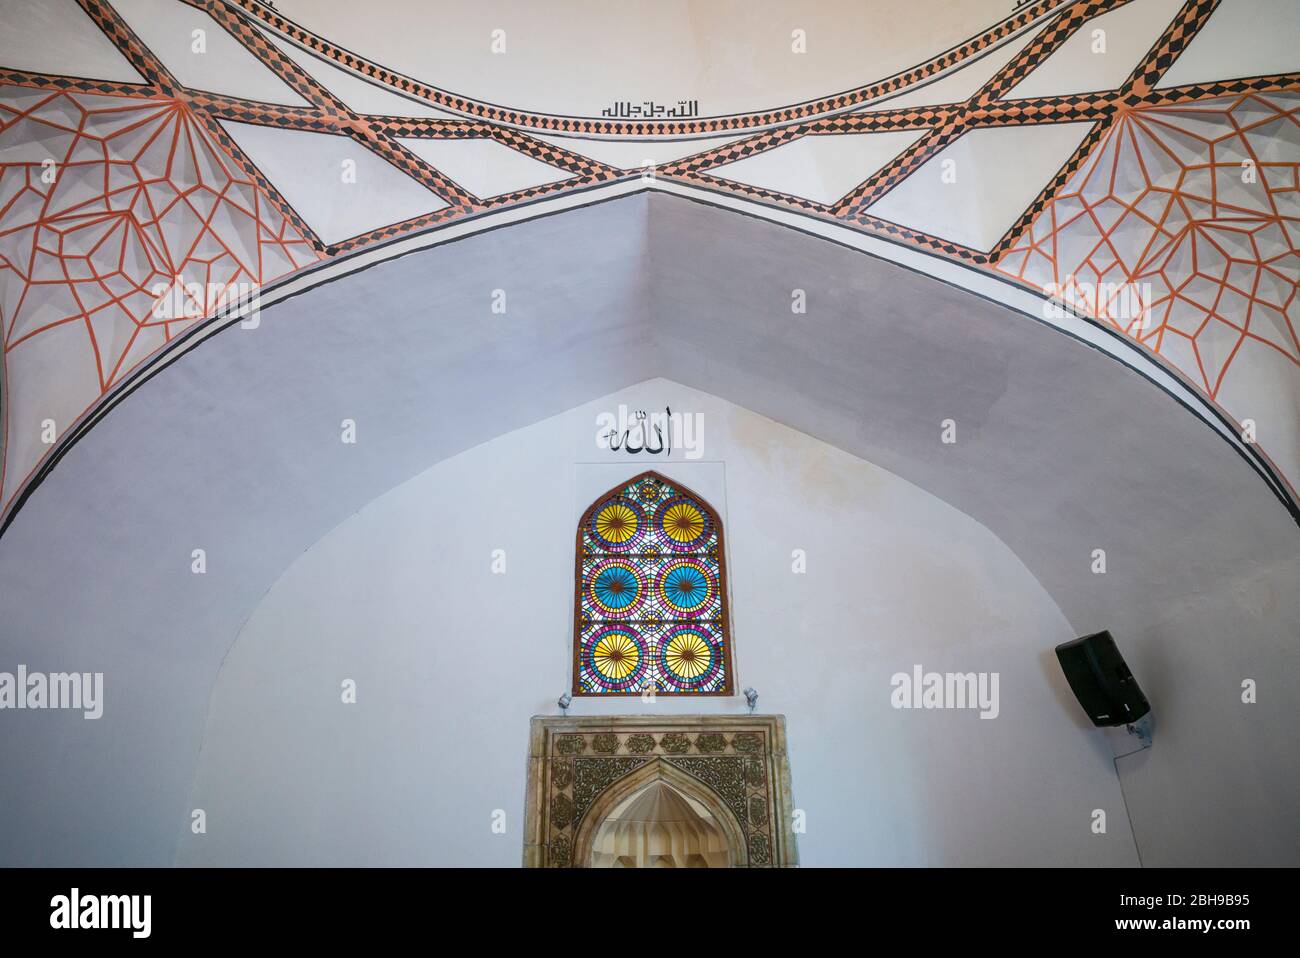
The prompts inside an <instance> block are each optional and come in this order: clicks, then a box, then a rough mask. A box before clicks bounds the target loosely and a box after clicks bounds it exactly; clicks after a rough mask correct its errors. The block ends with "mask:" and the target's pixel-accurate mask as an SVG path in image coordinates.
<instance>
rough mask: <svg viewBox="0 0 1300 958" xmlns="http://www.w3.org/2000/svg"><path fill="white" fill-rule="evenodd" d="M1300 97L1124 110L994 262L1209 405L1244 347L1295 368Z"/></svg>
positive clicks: (1299, 317)
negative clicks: (1112, 332)
mask: <svg viewBox="0 0 1300 958" xmlns="http://www.w3.org/2000/svg"><path fill="white" fill-rule="evenodd" d="M1298 113H1300V96H1297V95H1296V94H1289V93H1277V94H1251V95H1246V96H1240V97H1232V98H1224V99H1220V100H1215V101H1211V102H1208V103H1207V102H1199V103H1196V104H1194V105H1175V106H1161V107H1150V108H1144V109H1140V110H1133V111H1131V112H1128V113H1125V114H1124V115H1123V116H1121V117H1120V119H1119V120H1117V121H1116V123H1115V125H1114V126H1112V127H1111V129H1110V130H1109V132H1108V133H1107V134H1106V136H1105V138H1104V140H1103V142H1102V143H1101V145H1100V146H1099V147H1098V148H1097V149H1096V150H1095V151H1094V152H1093V154H1092V155H1091V157H1089V159H1088V160H1087V162H1086V163H1085V164H1084V166H1083V167H1082V168H1081V169H1080V170H1079V171H1078V172H1077V173H1076V174H1075V175H1074V176H1073V177H1072V178H1071V179H1070V180H1069V182H1068V183H1067V184H1066V185H1065V186H1064V188H1063V189H1061V190H1060V191H1059V192H1058V193H1057V195H1056V196H1055V197H1054V198H1053V199H1052V200H1051V201H1050V202H1049V203H1048V204H1047V205H1046V207H1045V208H1044V209H1043V211H1042V212H1041V213H1040V214H1039V215H1038V218H1037V219H1036V220H1035V221H1034V223H1033V225H1032V226H1031V228H1030V229H1029V230H1027V231H1026V232H1025V233H1024V235H1022V236H1021V237H1020V238H1019V239H1018V240H1016V241H1015V243H1014V244H1013V245H1012V246H1011V248H1010V249H1009V250H1008V251H1007V253H1006V255H1004V256H1003V257H1002V259H1001V260H1000V261H999V262H998V264H997V266H996V269H997V270H998V272H1001V273H1004V274H1006V275H1009V276H1013V277H1015V278H1016V279H1020V280H1023V281H1025V282H1028V283H1030V284H1032V285H1034V286H1036V287H1039V288H1041V289H1043V290H1044V291H1046V292H1049V293H1052V294H1055V295H1058V296H1059V297H1060V298H1061V299H1062V300H1064V301H1065V302H1066V303H1068V304H1070V305H1071V306H1072V307H1074V308H1075V309H1077V310H1079V311H1081V312H1083V313H1086V314H1087V315H1089V316H1093V317H1095V318H1097V319H1100V320H1102V321H1104V322H1106V323H1108V324H1109V325H1111V326H1112V327H1114V328H1115V329H1117V330H1119V331H1121V332H1123V333H1125V334H1127V335H1129V336H1132V337H1133V338H1135V339H1137V340H1138V341H1139V342H1141V343H1143V344H1144V345H1146V346H1147V347H1149V348H1150V349H1151V350H1152V351H1153V352H1155V353H1157V354H1159V355H1160V356H1162V357H1164V358H1165V359H1166V360H1168V361H1169V362H1170V363H1172V364H1173V365H1174V366H1176V367H1177V368H1178V369H1180V370H1181V371H1182V372H1183V373H1185V374H1186V375H1187V376H1188V377H1189V378H1190V379H1191V380H1192V381H1193V382H1194V383H1195V384H1196V385H1197V386H1198V387H1200V388H1201V389H1202V390H1203V391H1204V392H1205V393H1206V394H1207V395H1209V396H1210V397H1211V398H1214V397H1217V396H1218V394H1219V391H1220V390H1221V388H1222V386H1223V383H1224V381H1225V377H1226V376H1227V375H1228V373H1229V370H1230V368H1231V367H1232V366H1233V363H1234V361H1235V360H1236V359H1237V358H1238V356H1239V355H1240V351H1241V349H1242V346H1243V345H1244V344H1245V343H1246V342H1248V341H1252V340H1253V341H1256V342H1258V343H1261V344H1263V345H1265V346H1267V347H1269V348H1271V349H1273V350H1275V351H1276V352H1277V353H1279V354H1280V355H1282V356H1284V357H1286V359H1288V360H1290V362H1291V363H1292V364H1294V365H1296V366H1300V340H1298V339H1297V337H1296V329H1297V322H1298V321H1300V300H1297V298H1296V290H1297V285H1298V284H1300V149H1298V147H1300V117H1298V115H1297V114H1298Z"/></svg>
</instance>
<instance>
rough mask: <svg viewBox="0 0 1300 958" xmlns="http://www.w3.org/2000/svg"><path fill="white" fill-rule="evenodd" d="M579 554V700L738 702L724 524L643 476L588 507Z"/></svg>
mask: <svg viewBox="0 0 1300 958" xmlns="http://www.w3.org/2000/svg"><path fill="white" fill-rule="evenodd" d="M574 552H575V555H574V612H573V694H574V695H640V694H641V693H643V692H645V691H646V690H653V691H654V692H655V693H656V694H663V695H732V694H734V689H735V676H734V671H733V667H732V661H733V657H732V654H731V621H730V617H729V614H728V592H727V560H726V550H725V547H724V541H723V529H722V519H721V517H720V516H719V515H718V513H717V510H715V509H714V508H713V507H712V506H711V505H709V503H708V502H706V501H705V499H704V498H703V497H702V496H700V495H698V494H697V493H695V492H692V491H691V490H690V489H688V488H686V487H685V486H683V485H682V484H681V483H679V482H677V481H676V480H673V479H669V478H667V477H666V476H663V475H661V474H659V473H657V472H654V471H649V472H643V473H641V474H640V475H637V476H634V477H633V478H631V479H628V480H626V481H625V482H622V483H619V484H618V485H617V486H615V487H614V488H612V489H609V490H607V491H606V492H605V493H604V494H602V495H600V496H598V497H597V498H596V500H595V501H594V502H593V503H592V504H591V505H590V506H588V508H587V510H586V511H585V512H584V513H583V514H582V518H581V519H580V520H579V521H578V531H577V541H576V545H575V550H574Z"/></svg>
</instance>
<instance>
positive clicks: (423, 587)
mask: <svg viewBox="0 0 1300 958" xmlns="http://www.w3.org/2000/svg"><path fill="white" fill-rule="evenodd" d="M619 403H626V404H628V405H629V406H630V407H631V408H634V409H636V408H642V409H650V410H656V409H662V408H663V407H664V406H665V405H667V406H671V407H672V409H673V411H674V412H699V413H702V414H703V417H704V440H705V444H704V449H703V457H702V458H701V460H700V461H697V462H688V461H685V460H684V459H682V458H681V455H680V452H679V453H677V454H675V455H674V457H673V460H672V461H671V462H670V463H667V464H662V463H661V464H660V468H661V469H662V471H664V472H665V473H666V474H668V475H669V476H670V477H674V478H677V479H678V480H679V481H682V482H684V483H686V484H687V485H690V486H691V487H693V488H695V489H696V490H697V491H698V492H700V493H701V494H703V495H706V496H707V497H709V498H710V499H711V501H712V502H713V504H714V505H715V506H716V507H717V508H718V509H719V510H720V511H721V512H722V514H723V516H724V519H725V521H726V522H727V533H728V538H729V564H730V574H731V590H732V601H733V631H734V635H735V641H736V646H735V649H736V662H737V673H738V679H739V684H740V685H741V686H745V685H752V686H755V687H756V688H757V689H758V690H759V693H760V696H761V699H760V707H761V709H762V710H763V711H772V712H781V713H784V714H785V715H786V716H787V720H788V725H789V733H790V743H791V760H792V765H793V771H794V789H795V804H796V806H797V807H799V808H802V809H804V810H805V811H806V813H807V819H808V830H807V833H806V834H805V835H802V836H801V837H800V853H801V856H802V860H803V863H804V864H806V865H939V864H945V865H949V864H951V865H974V864H985V865H987V864H994V865H997V864H1005V865H1012V864H1044V865H1052V864H1062V865H1065V864H1090V865H1102V864H1105V865H1127V864H1134V863H1135V862H1136V858H1135V855H1134V851H1133V848H1134V846H1133V840H1132V836H1131V834H1130V832H1129V830H1128V824H1127V819H1126V816H1125V813H1124V809H1123V805H1122V800H1121V796H1120V792H1119V787H1118V783H1117V780H1116V776H1115V772H1114V769H1113V766H1112V763H1111V759H1110V752H1109V749H1108V747H1107V745H1106V743H1105V742H1104V740H1103V739H1102V737H1101V735H1100V733H1098V732H1096V731H1094V730H1091V729H1090V728H1088V727H1086V723H1085V720H1084V718H1083V716H1082V713H1081V712H1079V711H1078V709H1077V706H1074V704H1073V702H1072V700H1070V698H1069V693H1068V691H1067V690H1066V689H1065V685H1064V681H1063V679H1062V678H1061V676H1060V673H1059V669H1057V667H1056V664H1055V661H1054V658H1053V657H1052V654H1051V648H1052V646H1053V645H1055V644H1056V643H1058V642H1060V641H1063V640H1064V639H1066V638H1069V637H1071V636H1072V634H1073V633H1072V632H1071V630H1070V627H1069V626H1068V624H1067V623H1066V621H1065V619H1064V618H1063V616H1062V615H1061V613H1060V611H1059V610H1058V609H1057V607H1056V605H1055V604H1054V603H1053V602H1052V600H1051V599H1050V598H1049V597H1048V595H1047V594H1046V593H1045V592H1044V591H1043V589H1042V588H1041V587H1040V586H1039V584H1038V582H1037V581H1036V580H1035V579H1034V578H1033V576H1032V575H1031V574H1030V573H1029V572H1028V571H1027V570H1026V569H1025V567H1024V566H1023V565H1022V564H1021V562H1020V561H1019V560H1018V559H1017V558H1016V557H1015V556H1014V555H1013V554H1012V553H1011V552H1010V550H1009V549H1008V548H1007V547H1006V546H1005V545H1003V544H1002V543H1001V542H1000V541H999V540H998V539H997V538H995V537H994V536H993V535H992V534H991V533H990V532H989V531H988V530H987V529H985V528H984V527H983V526H981V525H979V524H977V523H976V522H974V521H973V520H971V519H970V518H968V517H967V516H965V515H964V514H962V513H960V512H958V511H956V510H954V509H953V508H951V507H950V506H948V505H946V504H945V503H943V502H942V501H940V500H938V499H935V498H934V497H932V496H930V495H928V494H927V493H924V492H922V491H921V490H919V489H918V488H916V487H915V486H912V485H911V484H909V483H907V482H905V481H903V480H901V479H899V478H897V477H896V476H894V475H892V474H890V473H887V472H885V471H883V470H881V469H879V468H877V467H875V466H873V465H871V464H870V463H867V462H864V461H862V460H860V459H857V458H854V457H853V456H850V455H848V454H847V453H844V452H842V451H839V450H837V449H835V448H833V447H831V446H828V445H826V444H824V443H821V442H819V441H817V440H815V439H812V438H810V437H808V436H806V435H804V434H802V433H798V432H795V431H793V430H791V429H788V428H786V427H784V426H781V425H778V424H776V423H774V422H772V421H770V420H767V419H764V418H762V417H760V416H757V415H755V414H753V413H750V412H748V411H746V410H744V409H741V408H740V407H737V406H734V405H732V404H730V403H727V402H725V401H722V400H720V399H717V398H714V397H711V396H708V395H705V394H702V393H699V392H696V391H694V390H690V389H687V388H685V387H682V386H678V385H676V384H673V383H670V382H667V381H664V380H655V381H651V382H649V383H643V384H641V385H640V386H637V387H634V388H632V389H629V390H626V391H625V392H623V393H619V394H616V395H614V396H610V397H607V398H606V399H604V400H601V401H598V402H595V403H591V404H589V405H586V406H583V407H580V408H578V409H575V410H572V411H570V412H568V413H565V414H563V415H560V416H556V417H553V418H551V419H547V420H544V421H542V422H540V423H538V424H536V425H533V426H529V427H527V428H524V429H521V430H518V431H516V432H512V433H508V434H506V435H503V436H501V437H499V438H497V439H495V440H493V441H491V442H488V443H486V444H484V445H481V446H478V447H476V448H473V449H471V450H469V451H468V452H465V453H463V454H461V455H458V456H456V457H454V458H451V459H448V460H446V461H444V462H442V463H440V464H438V465H437V466H435V467H433V468H432V469H430V470H428V471H427V472H425V473H423V474H421V475H419V476H417V477H416V478H414V479H412V480H410V481H409V482H407V483H405V484H404V485H401V486H399V487H397V488H396V489H394V490H392V491H391V492H389V493H388V494H386V495H384V496H381V497H380V498H378V499H376V500H374V501H373V502H371V503H370V504H369V505H367V506H366V507H365V508H364V509H362V510H361V511H360V512H359V513H357V514H356V515H354V516H352V517H351V518H350V519H348V520H347V521H346V522H344V523H343V524H342V525H340V526H339V527H338V528H336V529H335V530H334V531H333V532H331V533H330V534H329V535H327V536H326V537H325V538H323V539H322V540H321V541H320V542H318V543H317V544H316V545H315V546H313V547H312V548H310V549H309V550H308V551H307V552H306V553H305V554H304V555H303V556H302V557H301V558H300V559H299V560H298V561H297V562H296V563H295V564H294V565H292V566H291V567H290V568H289V569H288V570H287V572H286V573H285V574H284V576H283V577H282V578H281V579H280V580H279V581H278V582H277V583H276V584H275V585H274V586H273V587H272V588H271V590H270V592H269V593H268V594H267V596H266V598H265V599H264V600H263V601H262V603H261V604H260V606H259V607H258V608H257V610H256V611H255V612H254V614H253V615H252V616H251V617H250V619H249V621H248V622H247V624H246V626H245V627H244V629H243V630H242V632H241V634H240V636H239V639H238V640H237V641H236V643H235V644H234V647H233V648H232V649H231V651H230V653H229V655H228V656H227V658H226V661H225V663H224V665H223V667H222V669H221V672H220V674H219V677H218V679H217V682H216V685H215V688H214V690H213V693H212V698H211V703H210V711H209V718H208V722H207V729H206V733H205V739H204V744H203V749H202V753H201V757H200V761H199V767H198V771H197V775H196V779H195V783H194V789H193V799H192V804H193V806H194V807H200V808H203V809H205V811H206V812H207V816H208V819H207V821H208V831H207V833H206V834H205V835H201V836H196V835H193V834H190V833H189V832H188V830H187V831H186V832H185V833H184V834H183V836H182V838H181V842H180V850H179V852H178V861H179V862H180V863H182V864H220V865H233V864H270V865H288V864H409V865H440V864H446V865H503V866H509V865H515V864H517V863H518V861H519V859H520V854H521V843H522V834H521V823H522V810H523V799H524V766H525V751H526V745H527V733H528V717H529V716H530V715H531V714H534V713H537V712H547V711H553V710H554V708H555V706H554V701H555V699H556V697H557V696H558V695H559V694H560V692H562V691H563V690H564V689H565V688H566V687H567V686H568V685H569V682H570V674H569V670H570V655H571V649H570V629H571V615H572V605H571V602H572V581H571V577H572V563H573V553H572V550H573V534H574V526H575V523H576V520H577V517H578V514H579V513H580V512H581V510H582V508H583V507H584V506H585V505H586V504H587V501H588V500H589V499H590V498H593V497H594V496H595V495H596V494H598V493H599V492H600V491H603V490H604V489H605V488H607V487H610V486H612V485H614V484H616V483H617V482H619V481H621V480H622V479H625V478H627V477H630V476H631V475H633V474H634V473H635V472H638V471H640V470H641V469H643V468H646V467H647V466H648V465H650V464H652V463H651V459H652V457H647V456H645V455H642V456H639V457H629V456H627V455H626V454H624V453H610V452H608V451H601V450H598V449H597V448H596V446H595V442H594V436H595V432H596V426H595V416H596V414H597V413H598V412H600V411H606V410H607V411H616V410H617V407H618V405H619ZM498 548H500V549H504V550H506V556H507V572H506V574H505V575H493V574H492V573H491V553H492V550H494V549H498ZM795 548H801V549H804V550H806V552H807V556H808V572H807V574H806V575H802V576H800V575H794V574H792V573H791V571H790V567H791V558H790V555H791V550H792V549H795ZM915 663H920V664H922V665H923V666H925V668H926V669H936V670H941V671H947V670H952V671H981V670H987V671H997V672H999V673H1000V676H1001V680H1000V693H1001V714H1000V717H999V718H997V719H996V720H992V721H988V720H981V719H979V718H978V717H977V715H976V714H975V713H974V712H938V711H929V712H924V711H911V712H903V711H895V710H894V709H892V708H891V707H890V704H889V692H890V686H889V679H890V676H891V675H892V674H893V673H895V672H898V671H907V670H910V669H911V667H912V666H913V664H915ZM345 678H351V679H354V680H355V681H356V682H357V686H358V702H357V704H356V705H347V706H345V705H343V704H341V702H340V694H339V689H340V682H341V681H342V680H343V679H345ZM645 708H648V707H647V706H643V705H642V704H641V703H640V702H639V701H634V702H633V703H628V702H627V701H597V700H593V699H589V698H585V699H578V700H576V701H575V711H577V712H578V713H581V714H590V713H596V712H600V713H608V712H626V711H637V710H644V709H645ZM653 708H655V709H658V710H662V711H663V712H665V713H669V712H673V713H676V712H719V711H720V712H739V711H742V710H743V708H744V705H743V700H742V699H739V698H736V699H731V698H728V699H695V700H677V701H674V700H671V699H665V698H663V697H661V698H660V699H659V702H658V704H656V705H655V706H653ZM498 808H499V809H504V810H505V812H506V814H507V823H508V831H507V833H506V834H505V835H496V834H493V833H492V831H491V830H490V828H489V824H490V820H491V815H492V812H493V810H494V809H498ZM1094 808H1104V809H1106V810H1107V812H1108V815H1109V823H1110V831H1109V833H1108V834H1107V835H1104V836H1096V835H1093V834H1091V832H1090V829H1089V824H1090V817H1089V816H1090V812H1091V811H1092V809H1094Z"/></svg>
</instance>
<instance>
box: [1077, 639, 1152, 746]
mask: <svg viewBox="0 0 1300 958" xmlns="http://www.w3.org/2000/svg"><path fill="white" fill-rule="evenodd" d="M1056 657H1057V658H1058V659H1060V661H1061V668H1062V669H1063V670H1064V671H1065V680H1066V681H1067V682H1069V683H1070V688H1071V689H1072V690H1073V691H1074V697H1075V698H1077V699H1078V700H1079V704H1080V705H1082V706H1083V710H1084V711H1085V712H1087V713H1088V718H1090V719H1092V724H1093V725H1127V724H1128V723H1129V722H1136V721H1137V720H1138V719H1140V718H1141V717H1142V716H1144V715H1146V714H1147V713H1148V712H1150V711H1151V705H1150V704H1149V703H1148V702H1147V697H1146V696H1145V695H1143V694H1142V690H1141V689H1140V688H1138V684H1137V679H1135V678H1133V673H1132V672H1130V671H1129V670H1128V666H1127V665H1125V664H1124V656H1122V655H1120V654H1119V649H1118V648H1116V646H1115V640H1114V639H1113V638H1111V634H1110V633H1109V632H1098V633H1097V634H1096V635H1085V636H1084V637H1083V638H1081V639H1075V640H1074V641H1073V642H1066V643H1064V644H1062V645H1058V646H1057V647H1056Z"/></svg>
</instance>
